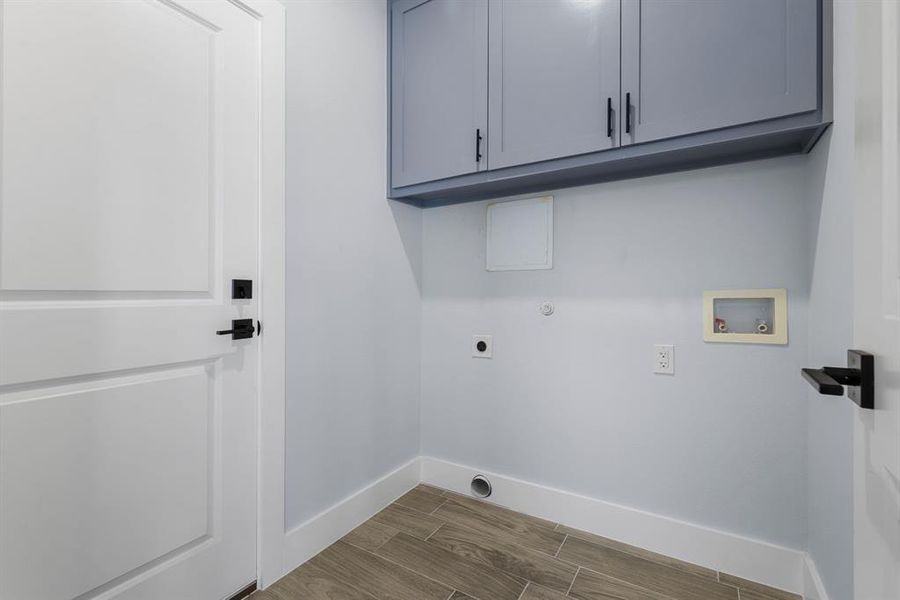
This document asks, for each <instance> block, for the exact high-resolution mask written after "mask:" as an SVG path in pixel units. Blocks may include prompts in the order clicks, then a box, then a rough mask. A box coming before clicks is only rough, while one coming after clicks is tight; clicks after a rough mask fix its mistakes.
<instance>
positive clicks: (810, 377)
mask: <svg viewBox="0 0 900 600" xmlns="http://www.w3.org/2000/svg"><path fill="white" fill-rule="evenodd" d="M800 372H801V373H802V375H803V378H804V379H805V380H806V381H808V382H809V383H810V385H812V386H813V387H814V388H816V391H817V392H819V393H820V394H824V395H826V396H843V395H844V386H847V397H849V398H850V399H851V400H853V401H854V402H856V403H857V404H859V406H860V408H875V357H874V356H872V355H871V354H869V353H868V352H863V351H862V350H848V351H847V366H846V367H822V368H821V369H801V370H800Z"/></svg>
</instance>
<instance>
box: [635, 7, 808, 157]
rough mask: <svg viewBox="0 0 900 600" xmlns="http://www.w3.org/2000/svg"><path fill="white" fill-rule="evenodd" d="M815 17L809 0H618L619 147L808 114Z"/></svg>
mask: <svg viewBox="0 0 900 600" xmlns="http://www.w3.org/2000/svg"><path fill="white" fill-rule="evenodd" d="M818 10H819V2H818V0H727V1H726V0H624V3H623V6H622V102H623V104H622V106H623V111H622V113H623V117H624V116H625V113H626V112H629V111H626V110H624V108H625V102H626V99H628V98H630V104H631V106H630V115H631V121H630V126H629V127H628V129H630V133H629V132H623V138H622V144H623V145H624V144H631V143H637V142H647V141H650V140H658V139H662V138H668V137H674V136H678V135H684V134H688V133H696V132H700V131H708V130H711V129H718V128H721V127H729V126H732V125H738V124H743V123H751V122H754V121H761V120H765V119H771V118H774V117H781V116H785V115H791V114H796V113H802V112H807V111H812V110H815V109H816V108H817V107H818V28H819V25H818ZM625 125H626V122H625V120H623V130H624V129H626V127H625Z"/></svg>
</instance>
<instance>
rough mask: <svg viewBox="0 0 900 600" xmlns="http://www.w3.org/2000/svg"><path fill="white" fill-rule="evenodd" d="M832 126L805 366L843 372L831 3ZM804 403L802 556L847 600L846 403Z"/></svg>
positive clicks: (844, 173) (847, 323) (845, 119)
mask: <svg viewBox="0 0 900 600" xmlns="http://www.w3.org/2000/svg"><path fill="white" fill-rule="evenodd" d="M834 11H835V13H834V25H835V28H834V78H835V86H834V124H833V125H832V126H831V129H830V130H829V131H828V132H826V135H825V136H824V137H823V138H822V139H821V140H820V141H819V143H818V144H817V145H816V148H815V149H814V150H813V152H812V154H811V157H810V160H811V167H812V168H811V171H810V180H809V181H810V186H811V190H810V192H811V194H810V195H811V202H810V217H809V226H810V243H811V247H812V250H811V253H812V265H811V270H810V279H811V285H810V299H809V360H808V362H809V366H812V367H820V366H823V365H832V366H843V365H845V364H846V361H847V349H848V348H851V347H852V346H853V326H852V325H853V323H852V321H853V288H852V285H853V284H852V282H853V254H852V248H853V237H852V232H853V202H852V197H851V191H852V177H853V146H854V142H853V138H854V124H853V121H854V115H853V103H854V90H855V87H854V85H853V78H854V74H853V72H854V64H855V55H854V49H853V46H854V40H855V34H854V31H855V19H854V10H853V7H852V4H851V3H847V2H835V3H834ZM807 394H808V396H809V438H808V455H809V467H808V469H809V476H808V477H809V489H808V523H809V524H808V529H809V547H808V550H809V553H810V556H811V557H812V559H813V560H814V561H815V563H816V567H817V570H818V571H819V574H820V575H821V577H822V580H823V583H824V584H825V587H826V589H827V591H828V595H829V597H830V599H831V600H851V598H852V597H853V471H852V469H853V427H852V424H853V415H854V413H855V409H854V407H853V403H852V402H850V401H849V400H848V399H847V398H839V397H834V396H820V395H819V394H817V393H815V391H813V390H812V389H809V390H808V391H807Z"/></svg>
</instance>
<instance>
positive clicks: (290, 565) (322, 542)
mask: <svg viewBox="0 0 900 600" xmlns="http://www.w3.org/2000/svg"><path fill="white" fill-rule="evenodd" d="M419 460H420V459H419V458H414V459H413V460H411V461H409V462H408V463H406V464H405V465H403V466H401V467H399V468H398V469H396V470H394V471H392V472H390V473H388V474H387V475H385V476H384V477H382V478H381V479H379V480H377V481H375V482H373V483H371V484H369V485H368V486H366V487H364V488H363V489H361V490H359V491H358V492H356V493H354V494H352V495H350V496H348V497H347V498H345V499H343V500H341V501H340V502H338V503H337V504H335V505H334V506H332V507H331V508H329V509H328V510H325V511H324V512H321V513H319V514H318V515H316V516H315V517H313V518H311V519H309V520H308V521H306V522H304V523H301V524H300V525H298V526H297V527H295V528H293V529H291V530H290V531H288V532H287V533H286V534H285V539H284V563H285V564H284V571H283V573H282V575H284V574H287V573H289V572H291V571H292V570H294V569H296V568H297V567H299V566H300V565H302V564H303V563H305V562H306V561H308V560H309V559H310V558H312V557H313V556H315V555H316V554H318V553H319V552H321V551H322V550H324V549H325V548H327V547H328V546H330V545H331V544H333V543H334V542H336V541H337V540H339V539H340V538H342V537H344V536H345V535H346V534H347V533H349V532H350V531H352V530H353V529H355V528H356V527H358V526H359V525H361V524H362V523H363V522H365V521H367V520H368V519H369V518H371V517H372V516H374V515H375V513H377V512H378V511H380V510H381V509H383V508H384V507H386V506H387V505H388V504H390V503H391V502H393V501H394V500H396V499H397V498H399V497H400V496H402V495H403V494H405V493H406V492H408V491H409V490H411V489H412V488H414V487H415V486H416V485H418V483H419V470H420V469H419Z"/></svg>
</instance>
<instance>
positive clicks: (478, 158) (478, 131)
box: [475, 129, 481, 163]
mask: <svg viewBox="0 0 900 600" xmlns="http://www.w3.org/2000/svg"><path fill="white" fill-rule="evenodd" d="M475 162H476V163H480V162H481V129H476V130H475Z"/></svg>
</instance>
